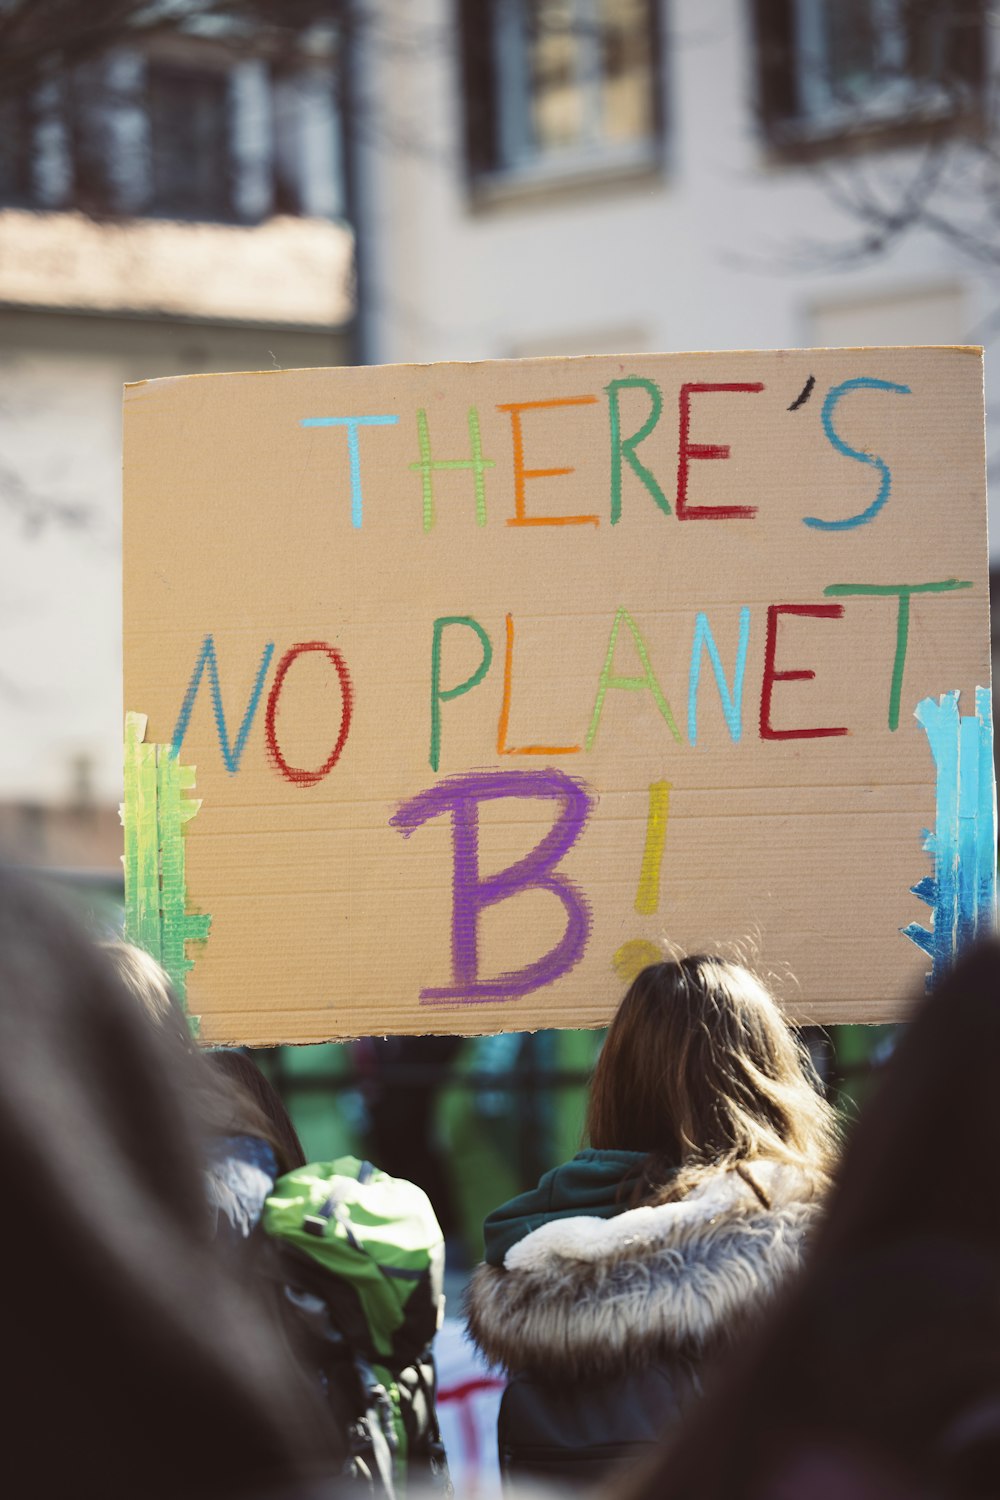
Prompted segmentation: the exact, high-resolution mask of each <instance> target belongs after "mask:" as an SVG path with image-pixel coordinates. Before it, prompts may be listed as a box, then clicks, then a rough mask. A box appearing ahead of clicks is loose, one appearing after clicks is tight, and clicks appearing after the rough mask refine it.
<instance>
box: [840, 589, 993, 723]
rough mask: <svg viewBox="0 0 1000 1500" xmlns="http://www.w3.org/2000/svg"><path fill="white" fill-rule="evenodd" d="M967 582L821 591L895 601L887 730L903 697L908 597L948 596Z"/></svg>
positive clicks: (896, 720) (897, 717)
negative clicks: (896, 600) (894, 626)
mask: <svg viewBox="0 0 1000 1500" xmlns="http://www.w3.org/2000/svg"><path fill="white" fill-rule="evenodd" d="M971 587H972V583H971V580H961V579H958V578H942V579H940V580H939V581H938V582H937V583H831V584H829V585H828V587H827V588H825V589H824V590H823V592H824V594H826V595H828V596H832V597H834V598H838V597H839V598H842V599H846V598H851V597H854V596H860V595H869V596H874V597H878V596H883V597H890V598H891V597H895V598H896V599H898V600H899V603H898V605H897V607H896V654H895V656H894V657H893V663H892V682H891V683H890V686H889V728H890V729H891V730H893V731H895V730H897V729H898V728H899V703H900V699H901V698H902V695H903V672H904V671H905V669H906V644H907V639H908V637H909V633H910V596H911V595H912V594H948V593H952V592H953V591H954V590H955V589H971Z"/></svg>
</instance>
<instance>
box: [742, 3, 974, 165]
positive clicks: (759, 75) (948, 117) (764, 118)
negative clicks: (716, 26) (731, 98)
mask: <svg viewBox="0 0 1000 1500" xmlns="http://www.w3.org/2000/svg"><path fill="white" fill-rule="evenodd" d="M820 3H822V0H818V4H820ZM828 3H829V0H828ZM871 3H872V4H873V5H877V6H879V7H880V8H883V7H884V8H885V10H886V11H889V10H890V9H891V10H892V11H893V12H894V13H895V17H896V30H897V38H896V41H897V52H898V49H899V47H900V46H902V47H905V44H906V32H905V16H904V15H903V14H902V12H903V9H904V6H905V0H871ZM818 4H817V5H816V7H815V8H817V9H818ZM807 6H809V8H810V9H812V8H814V7H813V5H812V0H752V5H751V10H752V15H751V18H750V19H751V26H750V33H751V36H752V41H753V56H752V67H753V70H754V94H755V100H756V106H757V107H756V113H757V119H758V124H759V128H760V131H761V133H762V136H763V138H764V141H765V143H766V146H767V148H768V151H769V153H770V154H771V155H772V157H774V158H775V159H777V160H791V161H796V160H813V159H816V158H818V157H822V156H829V155H835V154H837V153H843V152H855V151H857V150H859V149H861V150H864V149H885V148H888V147H894V146H897V145H899V146H905V145H912V144H913V143H914V142H917V141H921V140H927V139H933V138H935V137H936V136H938V135H941V134H945V133H952V132H954V131H955V130H956V129H958V130H962V129H967V130H969V131H975V130H977V129H979V128H980V127H981V125H982V122H983V115H984V104H985V93H986V84H987V76H988V65H989V59H988V55H987V46H988V32H987V28H986V25H985V9H984V8H983V7H982V6H979V7H978V15H977V16H975V17H973V19H975V21H976V23H977V27H976V35H975V38H974V39H972V41H971V43H967V44H966V55H964V56H962V55H961V54H960V55H959V57H958V59H957V61H956V66H955V70H954V78H955V81H956V85H957V87H956V89H955V90H954V91H953V92H949V91H948V90H947V88H946V87H945V86H944V85H942V86H940V90H939V92H938V93H937V95H936V96H935V94H934V91H933V89H932V88H931V87H930V86H929V85H928V84H927V83H926V82H925V83H921V81H920V80H919V79H917V78H913V79H910V80H907V79H904V78H900V79H899V80H898V92H897V94H896V97H897V98H898V101H899V102H898V105H896V104H895V103H894V100H893V98H892V96H889V97H887V98H883V99H882V100H881V101H878V100H876V101H873V102H872V103H871V104H870V105H869V106H867V107H866V106H864V105H858V106H853V105H848V104H839V105H838V104H837V102H836V101H835V100H834V99H832V98H831V97H830V95H829V90H828V89H827V90H826V94H827V97H826V99H823V98H822V97H819V98H818V101H817V102H818V107H817V108H815V109H814V110H813V111H810V110H809V109H807V108H805V107H804V106H803V101H802V94H803V92H804V88H805V87H808V73H807V71H806V70H805V69H804V68H803V66H802V53H803V45H802V42H801V39H800V37H799V35H798V30H799V27H800V22H799V17H800V15H801V12H802V11H803V10H804V9H805V8H806V7H807ZM972 9H973V7H972V6H970V17H971V16H972ZM817 30H818V27H817ZM970 49H971V50H970ZM883 57H884V54H883ZM886 65H887V66H892V63H891V62H889V63H887V64H886ZM813 88H814V89H815V90H816V93H817V94H818V95H820V96H821V95H822V93H823V92H824V89H823V85H822V83H820V84H819V85H818V86H817V83H816V80H815V76H814V80H813Z"/></svg>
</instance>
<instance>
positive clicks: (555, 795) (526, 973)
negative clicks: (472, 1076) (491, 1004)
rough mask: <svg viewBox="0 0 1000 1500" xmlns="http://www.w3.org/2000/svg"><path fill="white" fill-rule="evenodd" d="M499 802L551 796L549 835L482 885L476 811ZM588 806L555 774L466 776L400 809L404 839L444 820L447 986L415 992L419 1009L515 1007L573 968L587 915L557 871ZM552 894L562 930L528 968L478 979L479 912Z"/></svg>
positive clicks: (397, 822)
mask: <svg viewBox="0 0 1000 1500" xmlns="http://www.w3.org/2000/svg"><path fill="white" fill-rule="evenodd" d="M501 797H550V798H551V799H552V800H553V801H555V802H557V803H558V804H559V813H558V816H557V818H556V821H555V823H554V824H553V826H552V828H550V829H549V831H548V833H547V834H546V835H545V837H544V838H543V839H542V841H541V843H539V844H536V845H535V847H534V849H532V851H531V853H530V854H526V855H525V857H524V859H519V860H517V862H516V863H515V864H512V865H508V867H507V869H506V870H501V871H500V873H499V874H497V875H489V876H487V877H486V878H485V879H481V878H480V874H479V804H480V802H492V801H496V800H497V799H498V798H501ZM592 806H593V802H592V799H591V797H590V795H589V794H588V792H587V789H586V788H585V787H584V786H582V785H581V784H580V783H579V782H576V781H573V780H571V778H570V777H569V776H565V775H564V774H563V773H562V771H556V770H554V769H549V770H545V771H497V772H482V771H471V772H468V773H467V774H465V775H463V776H451V777H449V778H447V779H446V780H444V781H440V782H438V783H437V785H436V786H432V787H428V789H427V790H426V791H425V792H420V793H418V795H417V796H416V797H412V798H411V799H410V801H409V802H404V803H403V805H402V807H400V809H399V811H398V812H397V813H396V814H395V816H394V817H392V818H390V820H389V821H390V822H391V823H392V825H393V827H395V828H398V829H399V831H400V832H401V833H402V834H403V835H404V836H406V837H408V836H409V835H410V834H411V833H412V832H413V830H414V829H415V828H419V827H420V825H421V824H422V823H426V822H427V820H428V819H429V818H436V817H438V816H440V814H441V813H445V812H450V813H451V834H452V847H453V851H454V893H453V898H452V919H451V966H452V977H453V979H454V983H453V984H451V985H446V986H444V987H442V988H440V989H429V990H421V991H420V999H421V1001H422V1002H423V1003H424V1004H428V1005H433V1004H439V1005H440V1004H446V1003H449V1002H450V1003H452V1004H454V1003H455V1002H456V1001H457V1002H464V1003H469V1004H475V1003H477V1002H478V1003H482V1002H483V1001H486V1000H514V999H517V998H519V997H520V996H521V995H527V994H530V992H531V991H532V990H538V989H541V988H542V987H543V985H547V984H552V983H553V981H554V980H556V979H559V978H561V976H562V975H563V974H566V973H568V972H569V970H570V969H572V968H573V966H574V964H577V963H579V961H580V959H581V958H582V957H583V952H584V949H585V948H586V946H587V935H588V933H589V931H590V911H589V908H588V907H587V903H586V901H585V900H584V898H583V896H582V894H581V893H580V891H578V890H577V888H576V887H575V886H574V885H573V884H572V882H571V881H570V880H569V879H568V877H567V876H565V875H559V874H557V873H556V866H557V865H558V863H559V861H560V860H561V859H562V858H563V856H564V855H566V854H567V853H568V852H569V850H570V849H572V847H573V845H574V844H575V843H576V841H577V839H578V838H579V836H580V833H581V831H582V829H583V826H584V824H585V823H586V821H587V818H588V817H589V816H590V811H591V808H592ZM527 890H542V891H551V892H552V894H553V895H554V896H557V897H558V898H559V900H560V901H561V902H562V904H563V907H564V909H565V912H566V931H565V932H564V933H563V935H562V937H561V938H560V940H559V942H558V943H557V944H556V946H555V947H554V948H552V949H550V951H549V952H548V953H546V954H544V955H543V957H541V958H539V959H536V960H535V962H534V963H530V964H526V965H525V966H524V968H523V969H515V970H514V971H513V972H512V973H507V974H500V975H499V976H498V977H497V978H496V979H481V978H480V977H479V913H480V912H481V911H484V910H485V909H486V907H488V906H495V905H496V903H497V902H498V901H506V900H507V898H508V897H509V896H514V895H516V894H517V892H518V891H527Z"/></svg>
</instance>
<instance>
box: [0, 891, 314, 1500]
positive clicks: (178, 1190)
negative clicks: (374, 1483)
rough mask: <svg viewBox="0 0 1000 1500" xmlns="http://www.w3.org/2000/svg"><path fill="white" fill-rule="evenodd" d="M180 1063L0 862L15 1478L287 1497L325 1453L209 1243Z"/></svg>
mask: <svg viewBox="0 0 1000 1500" xmlns="http://www.w3.org/2000/svg"><path fill="white" fill-rule="evenodd" d="M187 1061H188V1054H187V1053H186V1052H184V1051H183V1050H181V1049H178V1048H177V1047H176V1045H172V1044H171V1043H170V1041H169V1036H168V1033H167V1032H165V1031H164V1030H163V1029H162V1028H157V1027H154V1026H151V1025H150V1024H149V1021H148V1018H147V1017H146V1015H144V1014H143V1013H142V1012H141V1011H140V1010H139V1009H138V1008H137V1006H136V1004H135V1002H134V1000H133V999H132V997H131V996H130V995H129V994H127V993H126V991H125V990H124V988H123V986H122V984H121V982H120V980H119V979H118V977H117V975H116V974H115V972H114V969H113V968H112V966H111V964H110V963H109V961H108V958H107V956H106V955H105V954H102V953H101V952H99V951H98V950H97V948H96V947H95V946H94V945H93V944H91V943H90V942H88V941H87V940H86V939H85V938H84V937H83V936H82V935H81V934H80V933H78V932H77V930H76V929H75V928H74V926H73V925H72V924H71V922H70V921H69V919H68V918H67V917H66V916H65V915H64V914H63V913H62V912H61V911H59V910H57V909H55V908H54V907H53V906H51V905H50V904H49V902H48V900H47V899H45V898H44V897H43V895H42V893H41V892H40V891H38V890H36V889H34V888H33V887H31V886H29V885H27V884H25V883H23V882H22V881H20V880H16V879H15V878H14V877H13V876H11V875H10V874H8V873H6V872H3V871H0V1179H2V1181H3V1184H4V1201H5V1206H6V1214H5V1219H4V1223H5V1228H4V1240H3V1251H4V1265H5V1271H6V1276H5V1284H6V1286H7V1291H8V1297H9V1298H14V1299H16V1316H13V1317H9V1318H8V1319H7V1320H6V1321H5V1329H4V1358H5V1362H6V1365H7V1369H8V1371H9V1372H10V1374H11V1376H12V1377H13V1378H12V1380H11V1382H10V1383H9V1385H8V1394H7V1395H6V1396H5V1398H4V1406H5V1422H6V1425H7V1430H8V1431H9V1432H10V1433H12V1434H15V1435H16V1442H17V1445H18V1447H19V1449H20V1451H21V1452H22V1453H25V1452H31V1454H32V1466H31V1478H30V1479H28V1480H27V1482H25V1481H24V1479H23V1478H22V1482H21V1483H20V1484H19V1486H18V1493H20V1494H44V1495H49V1494H62V1493H66V1494H98V1493H99V1494H100V1495H101V1496H102V1497H103V1496H107V1497H118V1496H121V1497H125V1496H128V1497H129V1500H132V1497H134V1496H135V1495H137V1494H141V1495H143V1496H144V1497H164V1500H165V1497H167V1496H179V1495H186V1496H187V1495H192V1496H206V1497H207V1496H210V1495H211V1496H213V1497H218V1496H230V1495H232V1496H236V1495H246V1496H250V1495H256V1494H260V1495H268V1494H272V1493H281V1494H286V1493H288V1494H290V1493H293V1492H295V1491H294V1486H295V1484H296V1483H297V1481H298V1480H299V1478H301V1477H302V1476H303V1474H308V1473H311V1472H313V1471H314V1470H316V1469H318V1468H322V1467H323V1466H324V1463H325V1462H326V1461H325V1460H324V1459H323V1458H322V1457H320V1456H319V1454H320V1450H321V1445H322V1441H323V1439H322V1435H321V1431H320V1428H319V1425H318V1418H316V1422H315V1425H314V1408H312V1407H311V1406H310V1402H309V1397H308V1393H306V1392H305V1391H304V1390H302V1389H301V1388H300V1387H299V1384H298V1376H297V1374H296V1372H295V1371H294V1370H293V1369H291V1368H290V1367H288V1366H286V1364H285V1362H284V1355H283V1354H282V1352H281V1351H280V1349H279V1348H278V1346H277V1345H276V1344H275V1343H274V1342H273V1338H272V1334H271V1332H270V1331H269V1329H268V1328H267V1327H266V1326H265V1324H264V1323H263V1322H262V1320H261V1319H260V1318H259V1317H258V1316H257V1313H256V1308H255V1306H254V1304H253V1303H252V1302H251V1300H250V1296H249V1292H248V1291H247V1290H246V1289H245V1288H243V1287H242V1286H241V1285H239V1284H238V1283H237V1282H236V1281H235V1280H234V1279H233V1276H232V1274H231V1273H229V1272H227V1271H226V1270H224V1269H223V1266H222V1264H221V1262H220V1260H219V1259H218V1258H217V1252H216V1250H215V1248H214V1247H213V1245H212V1243H211V1240H210V1231H209V1219H208V1216H207V1214H206V1210H205V1202H204V1197H203V1183H202V1168H201V1159H200V1152H199V1147H198V1135H199V1130H200V1124H199V1121H198V1120H197V1119H196V1118H194V1117H193V1116H192V1114H191V1112H190V1111H189V1110H188V1109H187V1107H186V1099H187V1098H188V1090H187V1088H186V1084H185V1081H184V1079H183V1076H182V1072H183V1068H184V1066H185V1064H186V1062H187ZM297 1455H301V1457H299V1456H297Z"/></svg>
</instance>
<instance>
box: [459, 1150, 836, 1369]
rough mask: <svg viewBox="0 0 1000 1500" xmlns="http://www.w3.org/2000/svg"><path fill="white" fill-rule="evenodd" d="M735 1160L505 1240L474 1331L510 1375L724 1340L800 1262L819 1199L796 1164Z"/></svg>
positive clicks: (484, 1285) (645, 1357)
mask: <svg viewBox="0 0 1000 1500" xmlns="http://www.w3.org/2000/svg"><path fill="white" fill-rule="evenodd" d="M743 1171H744V1174H745V1175H741V1174H740V1173H737V1172H736V1171H723V1170H717V1171H714V1172H710V1173H709V1174H708V1175H707V1176H706V1177H705V1179H704V1180H703V1181H702V1182H701V1183H699V1185H698V1186H697V1187H696V1188H694V1189H693V1190H692V1191H691V1192H690V1193H688V1195H687V1196H686V1197H685V1198H683V1199H681V1200H680V1201H679V1202H676V1203H665V1204H661V1205H659V1206H655V1207H642V1208H633V1209H628V1210H626V1211H625V1212H624V1213H620V1214H618V1215H617V1216H616V1217H614V1218H611V1219H599V1218H591V1217H588V1216H585V1215H579V1216H577V1217H574V1218H560V1219H554V1220H552V1221H551V1222H550V1223H547V1224H543V1225H542V1226H541V1227H540V1228H538V1229H536V1230H534V1231H533V1232H532V1233H531V1234H528V1235H526V1236H525V1237H524V1238H523V1239H521V1240H519V1241H518V1242H517V1244H515V1245H513V1246H511V1248H510V1249H509V1250H508V1251H507V1254H506V1257H505V1259H504V1264H503V1267H499V1266H488V1265H482V1266H480V1267H479V1269H478V1270H477V1271H476V1272H475V1275H474V1276H473V1279H472V1282H471V1285H470V1287H469V1291H468V1294H467V1299H466V1312H467V1315H468V1325H469V1331H470V1333H471V1335H472V1338H473V1340H474V1341H475V1343H476V1344H477V1345H478V1346H479V1348H480V1349H481V1350H482V1352H483V1354H484V1355H485V1356H486V1358H487V1359H488V1360H489V1361H490V1363H491V1364H494V1365H499V1366H502V1367H503V1368H504V1369H506V1370H507V1371H509V1372H511V1373H513V1372H515V1371H521V1370H527V1371H531V1372H532V1373H534V1374H538V1375H542V1376H551V1377H560V1376H561V1377H569V1378H579V1377H580V1376H584V1375H587V1376H608V1375H613V1374H616V1373H618V1372H619V1371H622V1370H626V1369H633V1368H637V1367H639V1366H643V1365H647V1364H650V1363H653V1362H655V1361H657V1360H660V1359H670V1358H672V1357H675V1356H677V1355H678V1354H690V1355H697V1354H699V1353H701V1352H703V1351H705V1350H706V1349H707V1348H709V1347H710V1346H712V1345H714V1344H716V1343H719V1342H722V1341H723V1340H724V1339H725V1338H727V1337H728V1336H729V1335H731V1334H732V1333H733V1332H734V1331H736V1330H737V1329H739V1328H740V1327H742V1326H743V1325H744V1324H745V1323H746V1321H747V1319H748V1317H749V1316H750V1315H752V1313H753V1312H754V1311H756V1309H757V1308H758V1307H759V1306H760V1304H761V1303H762V1302H764V1301H766V1300H767V1299H768V1298H769V1297H771V1296H773V1295H774V1293H775V1292H776V1291H777V1290H778V1289H779V1287H780V1286H781V1285H782V1283H783V1282H784V1281H785V1280H786V1279H787V1278H788V1277H789V1276H790V1275H791V1274H792V1273H793V1272H794V1271H795V1270H796V1269H797V1267H798V1265H799V1262H800V1260H801V1256H802V1250H803V1246H804V1241H805V1237H806V1235H807V1233H808V1231H809V1229H810V1227H811V1226H812V1224H813V1222H814V1221H815V1218H816V1215H817V1212H818V1208H819V1203H818V1200H817V1197H816V1193H815V1189H814V1187H813V1186H812V1184H811V1183H809V1182H808V1181H807V1180H806V1178H805V1177H804V1175H803V1174H802V1173H801V1172H799V1171H798V1170H796V1169H795V1168H793V1167H788V1166H779V1165H777V1164H775V1163H766V1162H757V1163H754V1165H753V1167H752V1168H744V1169H743ZM751 1173H752V1177H753V1181H754V1183H756V1185H757V1187H758V1188H759V1190H760V1191H759V1192H755V1191H754V1188H753V1186H751V1184H750V1183H749V1182H748V1181H747V1180H746V1176H749V1175H750V1174H751ZM765 1203H766V1204H768V1205H769V1206H765Z"/></svg>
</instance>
